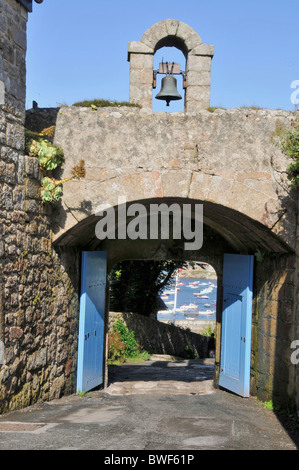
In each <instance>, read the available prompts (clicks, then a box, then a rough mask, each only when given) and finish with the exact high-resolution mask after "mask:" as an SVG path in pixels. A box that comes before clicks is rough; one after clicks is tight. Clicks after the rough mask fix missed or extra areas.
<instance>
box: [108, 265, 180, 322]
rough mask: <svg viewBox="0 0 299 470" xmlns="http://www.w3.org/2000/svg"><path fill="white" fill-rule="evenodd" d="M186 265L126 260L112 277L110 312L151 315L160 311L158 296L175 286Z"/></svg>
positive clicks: (113, 271) (117, 267)
mask: <svg viewBox="0 0 299 470" xmlns="http://www.w3.org/2000/svg"><path fill="white" fill-rule="evenodd" d="M184 266H186V263H185V262H177V261H142V260H137V261H123V262H121V263H118V264H117V265H116V266H114V269H113V270H112V272H111V274H110V288H111V289H110V309H111V310H112V311H115V312H132V313H139V314H140V315H144V316H149V315H150V314H151V313H153V312H156V311H157V310H158V303H157V302H158V296H159V294H161V293H162V292H163V290H164V289H165V288H166V287H168V286H171V285H173V283H174V279H173V275H174V273H175V271H176V270H177V269H178V268H182V267H184Z"/></svg>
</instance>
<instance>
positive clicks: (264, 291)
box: [58, 198, 295, 402]
mask: <svg viewBox="0 0 299 470" xmlns="http://www.w3.org/2000/svg"><path fill="white" fill-rule="evenodd" d="M155 201H156V200H155ZM184 201H186V200H182V201H179V202H181V203H182V202H184ZM131 202H132V203H133V202H136V201H131ZM138 202H143V203H144V204H149V203H150V202H153V200H152V199H150V200H141V201H140V200H139V201H138ZM160 202H164V203H165V202H172V203H173V202H174V201H173V199H170V200H169V199H168V200H167V199H164V198H162V199H160ZM177 202H178V200H177ZM189 202H190V201H189ZM193 202H196V201H193ZM197 202H198V201H197ZM129 205H130V203H129ZM204 207H206V209H207V210H206V218H205V220H204V222H205V225H204V233H205V236H204V243H203V248H202V249H201V250H197V251H194V252H191V253H190V252H189V253H188V254H186V252H184V247H183V242H182V241H177V240H173V239H169V240H128V239H123V240H118V239H110V240H102V241H101V240H98V239H96V238H95V226H96V223H97V221H98V217H96V216H90V217H88V218H87V219H85V220H84V221H82V222H81V223H79V224H77V226H76V227H74V228H73V229H71V230H70V231H69V232H66V233H65V234H64V236H63V237H61V238H60V240H59V241H58V244H61V245H64V246H72V247H77V248H79V249H82V250H87V251H89V250H91V251H96V250H101V251H102V250H103V251H106V252H107V254H108V271H109V269H111V267H112V266H113V265H114V264H115V263H117V262H118V261H121V260H123V259H180V260H181V259H187V258H188V259H192V260H195V261H196V260H201V261H202V260H205V261H207V262H209V263H210V264H212V265H213V266H214V267H215V268H216V271H217V275H218V283H219V286H221V284H222V262H223V254H224V253H225V252H226V253H248V254H255V275H254V295H253V328H252V352H251V389H252V393H254V394H257V395H258V396H259V397H260V398H262V399H269V397H275V399H276V400H280V401H282V400H283V401H284V402H287V401H290V402H291V401H292V400H293V398H294V394H295V382H294V375H293V376H292V377H293V378H292V380H291V382H289V383H288V382H287V381H284V380H281V375H280V374H279V372H278V368H280V365H279V364H278V363H277V360H276V356H277V354H278V355H279V356H280V357H284V358H285V361H286V362H285V366H286V365H287V360H288V358H287V352H288V347H289V345H288V344H286V341H285V338H286V335H287V336H291V331H292V328H293V326H294V322H293V323H292V321H290V320H291V319H292V320H293V315H294V310H293V305H294V301H293V291H292V289H294V284H293V281H292V279H293V276H294V272H295V257H294V254H293V252H292V250H291V249H290V248H288V247H287V246H286V245H285V244H284V243H283V242H281V240H279V238H278V237H277V236H276V235H274V234H273V233H271V231H270V230H268V231H267V230H265V227H263V226H262V225H261V224H260V223H258V222H256V221H254V220H252V219H250V218H249V217H247V216H245V215H244V214H241V213H238V212H236V211H234V210H232V209H229V208H224V207H223V206H219V205H216V204H211V203H210V204H209V203H205V205H204ZM261 244H264V247H266V246H267V247H268V248H269V250H268V251H267V252H266V251H264V252H263V251H261V250H260V248H261ZM270 247H271V248H270ZM286 292H287V296H286V295H285V294H286ZM217 304H218V308H217V335H218V338H219V337H220V335H221V321H222V308H221V307H222V290H221V288H220V289H219V292H218V298H217ZM219 365H220V344H219V342H218V344H217V348H216V367H215V371H216V376H215V382H216V384H217V380H218V375H219ZM288 368H289V371H290V370H291V368H290V366H289V365H288ZM291 384H292V385H291Z"/></svg>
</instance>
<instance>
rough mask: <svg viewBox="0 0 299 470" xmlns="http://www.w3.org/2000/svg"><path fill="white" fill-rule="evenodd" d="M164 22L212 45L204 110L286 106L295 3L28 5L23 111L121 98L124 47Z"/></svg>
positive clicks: (292, 70)
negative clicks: (184, 25)
mask: <svg viewBox="0 0 299 470" xmlns="http://www.w3.org/2000/svg"><path fill="white" fill-rule="evenodd" d="M167 18H174V19H178V20H180V21H182V22H184V23H187V24H188V25H189V26H191V27H192V28H193V29H194V30H195V31H196V32H197V33H198V34H199V35H200V36H201V38H202V40H203V43H205V44H213V45H214V46H215V55H214V58H213V60H212V80H211V106H222V107H224V108H236V107H239V106H260V107H263V108H270V109H290V110H293V109H294V105H293V104H292V103H291V99H290V96H291V93H292V91H294V90H292V89H291V83H292V82H293V81H295V80H299V30H298V18H299V1H298V0H284V1H282V0H250V1H248V0H243V1H240V0H225V1H224V0H209V1H207V0H205V1H202V0H185V1H183V0H150V1H149V2H146V1H144V0H84V1H83V0H44V2H43V3H42V4H41V5H38V4H36V3H35V2H34V4H33V13H30V14H29V20H28V25H27V31H28V44H27V47H28V49H27V97H26V107H27V108H31V106H32V101H33V100H35V101H37V102H38V104H39V107H55V106H57V105H60V104H68V105H71V104H73V103H74V102H76V101H81V100H84V99H93V98H104V99H110V100H118V101H128V100H129V71H130V64H129V62H127V48H128V42H129V41H139V40H140V39H141V37H142V35H143V33H144V32H145V31H146V30H147V29H148V28H149V27H151V26H152V25H153V24H155V23H157V22H158V21H161V20H165V19H167ZM158 54H160V57H159V55H158ZM162 57H163V59H164V61H167V60H168V61H170V62H172V61H175V62H180V63H181V65H182V67H181V69H184V65H185V64H184V59H183V55H182V54H181V52H180V51H177V50H176V49H174V48H163V49H160V51H158V52H157V54H156V55H155V67H156V64H157V63H158V62H159V61H160V59H161V58H162ZM160 77H161V76H160ZM179 80H180V77H178V83H179V88H180V82H179ZM298 88H299V87H298ZM158 91H160V88H159V87H157V89H156V90H154V96H155V94H157V93H158ZM298 95H299V94H298ZM174 104H176V105H177V106H182V102H181V101H180V102H177V103H171V104H170V108H171V106H172V105H174ZM154 106H155V107H154V110H155V111H158V110H163V111H166V109H165V103H164V102H163V103H161V102H158V101H157V100H154ZM169 110H170V111H171V110H178V111H180V110H182V109H179V108H178V109H174V107H172V108H171V109H169Z"/></svg>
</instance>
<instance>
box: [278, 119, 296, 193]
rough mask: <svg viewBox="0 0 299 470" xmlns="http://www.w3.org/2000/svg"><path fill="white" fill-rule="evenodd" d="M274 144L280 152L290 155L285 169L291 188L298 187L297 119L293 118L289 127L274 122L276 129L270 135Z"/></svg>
mask: <svg viewBox="0 0 299 470" xmlns="http://www.w3.org/2000/svg"><path fill="white" fill-rule="evenodd" d="M272 141H273V143H274V145H276V146H277V147H279V148H280V150H281V151H282V153H284V154H285V155H287V156H288V157H290V159H291V160H292V163H290V164H289V165H288V167H287V169H286V172H287V175H288V179H289V180H290V181H291V188H293V189H298V188H299V120H293V121H292V122H291V127H290V128H288V129H286V128H285V127H283V126H282V124H281V123H277V124H276V130H275V132H274V133H273V135H272Z"/></svg>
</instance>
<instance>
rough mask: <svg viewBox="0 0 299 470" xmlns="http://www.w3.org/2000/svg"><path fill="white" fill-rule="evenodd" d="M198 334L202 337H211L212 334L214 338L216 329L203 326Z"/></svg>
mask: <svg viewBox="0 0 299 470" xmlns="http://www.w3.org/2000/svg"><path fill="white" fill-rule="evenodd" d="M200 334H201V335H202V336H210V337H211V336H212V334H213V335H214V337H215V338H216V328H215V327H212V326H211V325H209V326H205V327H204V328H203V329H202V331H201V332H200Z"/></svg>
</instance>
